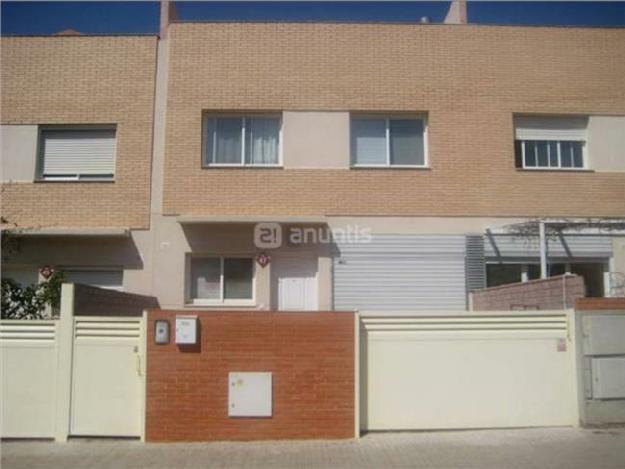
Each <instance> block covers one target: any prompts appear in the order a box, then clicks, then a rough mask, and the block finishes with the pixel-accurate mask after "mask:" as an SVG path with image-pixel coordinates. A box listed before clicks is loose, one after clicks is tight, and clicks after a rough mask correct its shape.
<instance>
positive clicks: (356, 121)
mask: <svg viewBox="0 0 625 469" xmlns="http://www.w3.org/2000/svg"><path fill="white" fill-rule="evenodd" d="M425 131H426V124H425V119H424V118H422V117H418V118H415V117H408V116H402V117H385V116H357V115H356V116H352V118H351V160H352V166H356V167H358V166H363V167H367V166H372V167H385V166H388V167H393V166H395V167H423V166H425V165H426V152H425Z"/></svg>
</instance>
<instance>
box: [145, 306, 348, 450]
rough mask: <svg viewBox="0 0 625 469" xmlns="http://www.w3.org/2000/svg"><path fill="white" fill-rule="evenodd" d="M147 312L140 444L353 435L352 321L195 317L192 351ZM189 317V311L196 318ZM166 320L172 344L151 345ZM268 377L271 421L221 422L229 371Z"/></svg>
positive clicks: (325, 315) (260, 315)
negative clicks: (142, 437) (196, 335)
mask: <svg viewBox="0 0 625 469" xmlns="http://www.w3.org/2000/svg"><path fill="white" fill-rule="evenodd" d="M176 313H178V314H189V311H178V312H176V311H161V310H154V311H150V312H149V317H148V326H147V330H148V338H147V375H146V379H147V392H146V439H147V441H207V440H252V439H282V438H352V437H354V425H355V421H354V418H355V403H354V379H355V372H354V359H355V357H354V353H355V350H354V348H355V344H354V341H355V334H354V327H355V320H354V314H353V313H346V312H331V313H330V312H314V313H305V312H296V313H290V312H265V311H254V312H233V311H229V312H207V311H201V312H197V315H198V321H199V337H200V343H199V345H198V346H181V347H178V346H176V344H175V343H174V342H175V332H174V331H175V316H176ZM195 313H196V312H194V314H195ZM157 319H167V320H168V321H169V324H170V343H169V344H167V345H156V344H154V337H153V334H154V321H155V320H157ZM230 371H270V372H272V373H273V416H272V417H271V418H229V417H228V408H227V407H228V372H230Z"/></svg>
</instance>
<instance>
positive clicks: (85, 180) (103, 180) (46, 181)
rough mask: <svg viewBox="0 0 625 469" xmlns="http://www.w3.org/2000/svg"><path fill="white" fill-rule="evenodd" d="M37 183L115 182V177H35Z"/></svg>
mask: <svg viewBox="0 0 625 469" xmlns="http://www.w3.org/2000/svg"><path fill="white" fill-rule="evenodd" d="M34 182H35V183H43V184H62V183H67V184H77V183H89V184H92V183H96V184H103V183H104V184H111V183H114V182H115V179H35V180H34Z"/></svg>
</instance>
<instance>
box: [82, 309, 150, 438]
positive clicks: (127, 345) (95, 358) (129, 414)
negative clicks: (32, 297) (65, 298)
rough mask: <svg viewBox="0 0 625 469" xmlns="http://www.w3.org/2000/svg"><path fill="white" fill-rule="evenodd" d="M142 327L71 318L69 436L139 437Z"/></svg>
mask: <svg viewBox="0 0 625 469" xmlns="http://www.w3.org/2000/svg"><path fill="white" fill-rule="evenodd" d="M143 322H144V320H143V318H123V317H75V318H74V350H73V367H72V392H71V395H72V398H71V421H70V434H71V435H90V436H130V437H138V436H140V435H141V428H142V422H143V417H142V413H143V376H142V363H141V357H142V355H143V353H142V352H143V351H142V347H143V340H142V331H143V330H144V324H143Z"/></svg>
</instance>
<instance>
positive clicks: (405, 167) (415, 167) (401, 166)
mask: <svg viewBox="0 0 625 469" xmlns="http://www.w3.org/2000/svg"><path fill="white" fill-rule="evenodd" d="M349 169H357V170H361V169H383V170H393V169H401V170H406V169H407V170H431V169H432V168H431V167H430V166H416V165H415V166H413V165H352V166H350V167H349Z"/></svg>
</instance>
